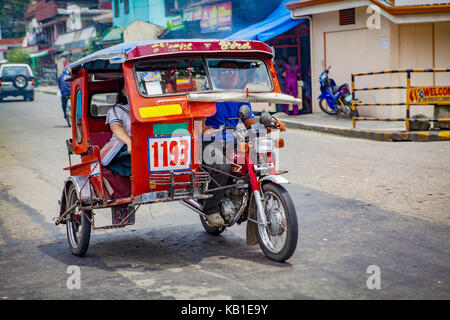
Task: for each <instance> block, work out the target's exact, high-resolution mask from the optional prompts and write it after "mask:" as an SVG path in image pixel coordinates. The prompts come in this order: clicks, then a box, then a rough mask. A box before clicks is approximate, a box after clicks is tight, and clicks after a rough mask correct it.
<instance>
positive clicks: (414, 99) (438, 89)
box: [352, 68, 450, 131]
mask: <svg viewBox="0 0 450 320" xmlns="http://www.w3.org/2000/svg"><path fill="white" fill-rule="evenodd" d="M424 72H426V73H435V72H450V69H438V68H433V69H405V70H386V71H380V72H367V73H354V74H352V94H353V101H352V114H353V115H354V114H355V110H356V107H360V106H405V107H406V117H405V118H367V117H354V116H353V117H352V120H353V128H355V127H356V121H360V120H367V121H405V124H406V130H408V131H410V130H411V122H413V121H419V122H426V121H432V122H450V118H420V119H417V118H411V116H410V107H411V105H450V86H433V87H412V86H411V74H412V73H424ZM390 73H403V74H406V86H393V87H375V88H355V79H356V77H362V76H372V75H378V74H390ZM391 89H405V90H406V100H405V102H400V103H358V102H356V100H357V99H356V92H358V91H372V90H391Z"/></svg>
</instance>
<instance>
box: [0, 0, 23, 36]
mask: <svg viewBox="0 0 450 320" xmlns="http://www.w3.org/2000/svg"><path fill="white" fill-rule="evenodd" d="M29 2H30V1H29V0H0V25H1V32H2V38H20V37H23V36H25V19H24V14H25V10H26V8H27V6H28V4H29Z"/></svg>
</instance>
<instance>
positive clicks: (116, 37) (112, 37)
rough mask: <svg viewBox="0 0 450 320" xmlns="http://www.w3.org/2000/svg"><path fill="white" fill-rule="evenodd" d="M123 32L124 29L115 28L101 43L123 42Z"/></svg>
mask: <svg viewBox="0 0 450 320" xmlns="http://www.w3.org/2000/svg"><path fill="white" fill-rule="evenodd" d="M123 30H124V28H122V27H115V28H113V29H111V30H110V31H109V32H108V33H107V34H105V36H104V37H103V38H102V40H101V41H100V43H102V44H108V43H121V42H123Z"/></svg>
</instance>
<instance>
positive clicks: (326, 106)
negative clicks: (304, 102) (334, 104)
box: [319, 98, 337, 116]
mask: <svg viewBox="0 0 450 320" xmlns="http://www.w3.org/2000/svg"><path fill="white" fill-rule="evenodd" d="M319 107H320V109H321V110H322V111H323V112H325V113H326V114H329V115H332V116H333V115H335V114H337V108H335V109H332V108H331V107H330V105H329V104H328V102H327V100H326V99H324V98H322V99H320V100H319Z"/></svg>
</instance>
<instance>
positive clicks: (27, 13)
mask: <svg viewBox="0 0 450 320" xmlns="http://www.w3.org/2000/svg"><path fill="white" fill-rule="evenodd" d="M44 5H45V0H41V1H38V2H37V3H35V4H30V5H29V6H28V8H27V11H25V18H27V19H28V18H31V17H33V16H34V14H35V11H36V10H37V9H39V8H41V7H43V6H44Z"/></svg>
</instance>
